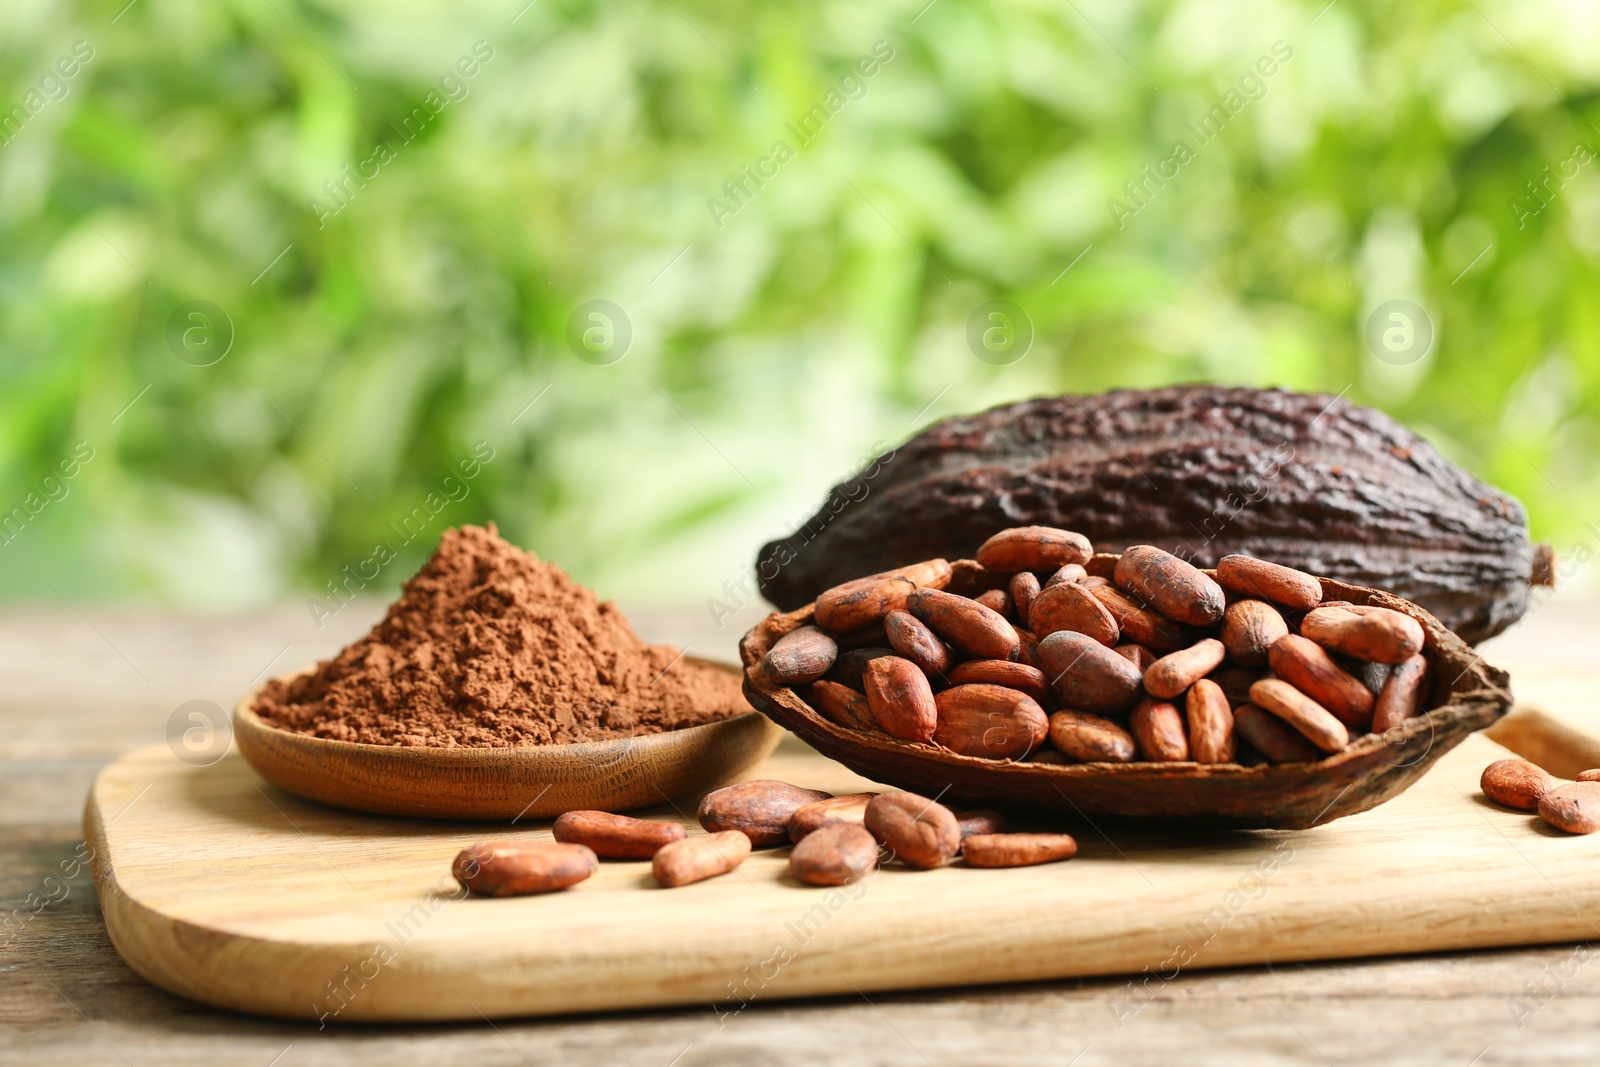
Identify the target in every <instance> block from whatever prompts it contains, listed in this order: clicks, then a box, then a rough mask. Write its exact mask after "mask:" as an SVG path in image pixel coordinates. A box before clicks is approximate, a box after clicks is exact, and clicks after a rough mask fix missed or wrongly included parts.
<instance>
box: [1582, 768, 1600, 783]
mask: <svg viewBox="0 0 1600 1067" xmlns="http://www.w3.org/2000/svg"><path fill="white" fill-rule="evenodd" d="M1578 781H1580V782H1600V767H1597V768H1595V769H1594V770H1592V771H1579V772H1578Z"/></svg>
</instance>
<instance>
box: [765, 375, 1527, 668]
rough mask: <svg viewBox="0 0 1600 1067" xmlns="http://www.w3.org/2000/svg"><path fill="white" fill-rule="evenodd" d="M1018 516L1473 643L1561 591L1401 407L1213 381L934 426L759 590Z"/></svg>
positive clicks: (813, 592)
mask: <svg viewBox="0 0 1600 1067" xmlns="http://www.w3.org/2000/svg"><path fill="white" fill-rule="evenodd" d="M863 489H865V490H866V491H865V492H863V491H862V490H863ZM1021 525H1033V526H1038V527H1046V528H1050V529H1066V530H1074V531H1078V532H1080V533H1082V534H1084V535H1087V537H1088V539H1089V540H1090V541H1092V542H1093V543H1094V544H1095V545H1097V546H1099V547H1100V548H1102V549H1103V550H1109V551H1121V550H1122V549H1124V548H1127V547H1129V546H1132V545H1138V544H1148V545H1155V546H1157V547H1159V548H1162V549H1165V550H1167V551H1169V552H1173V553H1175V554H1177V555H1179V556H1182V557H1183V558H1185V559H1187V560H1189V561H1190V562H1192V563H1194V564H1195V565H1196V566H1199V567H1212V566H1215V565H1216V563H1217V561H1218V560H1219V559H1221V558H1222V557H1223V556H1226V555H1228V554H1230V553H1244V554H1247V555H1252V556H1258V557H1261V558H1263V559H1268V560H1272V561H1274V562H1276V563H1280V564H1284V565H1286V566H1288V567H1293V568H1296V569H1298V570H1302V571H1305V572H1308V573H1310V574H1316V575H1323V576H1327V577H1331V578H1334V579H1337V580H1339V581H1343V582H1349V583H1351V584H1353V585H1360V586H1368V587H1373V588H1378V589H1384V590H1388V591H1390V592H1392V593H1394V594H1395V595H1396V596H1400V597H1403V598H1405V599H1407V600H1409V601H1412V602H1413V603H1415V604H1417V605H1419V606H1421V607H1422V608H1424V609H1426V610H1428V611H1430V612H1432V613H1433V614H1434V615H1435V616H1437V617H1438V618H1439V620H1440V621H1441V622H1443V623H1444V625H1445V627H1446V628H1448V629H1450V630H1453V631H1454V632H1455V633H1457V634H1459V635H1460V636H1461V637H1462V638H1464V639H1465V640H1466V641H1468V642H1469V643H1473V644H1476V643H1477V642H1479V641H1482V640H1484V639H1486V638H1489V637H1492V636H1494V635H1495V634H1497V633H1499V632H1500V631H1501V630H1504V629H1505V628H1506V627H1507V626H1509V625H1511V623H1513V622H1515V621H1516V620H1517V619H1518V618H1519V617H1520V616H1521V615H1522V613H1523V611H1524V610H1525V609H1526V605H1527V599H1528V588H1529V585H1530V583H1532V584H1540V585H1549V584H1551V583H1552V577H1551V575H1552V569H1553V562H1552V555H1551V552H1550V548H1549V546H1548V545H1533V544H1530V543H1529V541H1528V528H1527V527H1528V520H1527V514H1526V512H1525V511H1524V510H1523V507H1522V505H1521V504H1520V503H1518V502H1517V501H1516V500H1515V499H1514V498H1512V497H1510V496H1508V495H1506V494H1505V493H1502V492H1500V491H1499V490H1498V489H1495V488H1494V487H1492V486H1489V485H1486V484H1485V483H1483V482H1481V481H1479V480H1478V479H1476V478H1474V477H1472V476H1471V475H1470V474H1468V473H1467V472H1466V471H1464V470H1462V469H1461V468H1460V467H1457V466H1456V465H1455V464H1453V463H1451V462H1450V461H1448V460H1446V459H1445V458H1444V457H1442V456H1441V455H1439V453H1438V452H1436V451H1435V450H1434V448H1433V446H1432V445H1430V444H1428V443H1427V442H1426V441H1424V440H1423V439H1422V438H1420V437H1418V436H1417V435H1416V434H1414V433H1412V432H1411V431H1410V430H1408V429H1406V428H1405V427H1403V426H1401V425H1400V424H1399V423H1397V422H1395V421H1394V420H1393V419H1391V418H1389V416H1387V415H1385V414H1383V413H1382V412H1380V411H1376V410H1374V409H1372V408H1367V407H1361V406H1359V405H1356V404H1352V403H1350V402H1349V401H1347V400H1344V399H1341V398H1339V397H1330V396H1322V395H1308V394H1302V393H1293V392H1288V391H1285V390H1281V389H1236V388H1222V387H1219V386H1211V385H1189V386H1176V387H1173V388H1168V389H1155V390H1148V391H1140V390H1119V391H1115V392H1110V393H1104V394H1101V395H1099V396H1064V397H1048V398H1041V399H1038V400H1029V401H1025V402H1023V403H1019V404H1009V405H1006V406H1004V407H998V408H994V409H992V410H990V411H986V412H983V413H981V414H977V415H971V416H966V417H961V418H954V419H948V420H946V421H944V422H941V423H937V424H935V425H934V426H932V427H930V428H928V429H927V430H925V431H923V432H922V433H920V434H918V435H917V436H916V437H913V438H912V439H911V440H910V441H907V442H906V443H905V444H903V445H901V446H900V447H899V448H898V449H895V450H894V452H893V453H892V454H890V455H888V456H885V457H880V458H879V459H878V460H877V461H876V462H875V463H874V464H873V465H872V467H871V468H869V469H868V470H867V471H863V472H862V473H861V474H860V475H858V476H857V477H856V478H853V479H851V480H850V481H849V482H846V483H844V484H841V485H839V486H836V487H835V488H834V490H833V492H832V493H831V494H830V496H829V499H828V500H827V501H826V502H825V503H824V505H823V507H822V509H821V510H820V511H818V513H817V514H816V516H815V517H813V518H812V519H811V520H810V521H809V522H807V523H805V524H804V525H803V526H802V527H801V529H800V530H799V531H798V532H796V533H795V534H793V535H792V536H790V537H787V538H784V539H782V540H779V541H774V542H772V543H770V544H768V545H766V546H765V547H764V548H763V549H762V550H761V554H760V557H759V558H758V560H757V571H758V574H759V577H760V581H761V589H762V592H763V593H764V594H765V595H766V597H767V599H768V600H770V601H772V602H773V603H774V604H776V605H777V606H778V607H779V608H781V609H784V610H793V609H796V608H798V607H800V606H801V605H802V604H805V603H807V602H809V601H811V600H813V599H814V598H816V597H817V596H818V595H819V594H820V593H822V592H823V591H824V590H827V589H829V588H830V587H832V586H835V585H838V584H839V583H841V582H844V581H847V580H849V579H853V578H855V577H856V576H858V575H862V574H870V573H873V572H878V571H884V570H888V569H891V568H893V567H894V566H896V565H898V564H903V563H904V562H905V561H906V560H920V559H936V558H941V557H942V558H945V559H951V560H955V559H963V558H971V557H973V556H974V554H975V553H976V552H977V551H978V549H979V547H980V546H982V545H984V544H985V543H986V542H988V541H989V539H990V538H991V537H993V536H994V535H995V534H997V533H1000V532H1001V531H1003V530H1007V529H1010V528H1013V527H1017V526H1021ZM994 551H995V549H994V548H993V547H991V548H990V552H991V554H992V553H993V552H994ZM1029 569H1032V568H1031V567H1030V568H1029ZM1093 572H1094V568H1093V567H1092V566H1091V567H1090V573H1093ZM1124 629H1126V628H1124ZM1134 639H1135V640H1138V639H1137V638H1134ZM1141 643H1143V642H1141Z"/></svg>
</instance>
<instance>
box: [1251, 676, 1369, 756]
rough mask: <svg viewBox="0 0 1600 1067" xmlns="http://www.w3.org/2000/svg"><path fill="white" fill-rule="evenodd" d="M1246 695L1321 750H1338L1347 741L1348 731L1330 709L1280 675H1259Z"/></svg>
mask: <svg viewBox="0 0 1600 1067" xmlns="http://www.w3.org/2000/svg"><path fill="white" fill-rule="evenodd" d="M1250 699H1251V701H1252V702H1253V703H1255V704H1256V705H1258V706H1259V707H1261V708H1262V709H1264V710H1266V711H1270V712H1272V714H1274V715H1276V716H1277V717H1278V718H1280V719H1282V720H1283V721H1284V722H1286V723H1288V724H1289V725H1290V726H1292V727H1294V728H1295V729H1296V730H1298V731H1300V733H1302V734H1304V735H1305V738H1306V740H1308V741H1310V742H1311V743H1312V744H1313V745H1316V746H1317V747H1318V748H1319V749H1321V750H1322V751H1324V752H1338V751H1340V750H1341V749H1343V748H1344V747H1345V746H1346V745H1348V744H1349V743H1350V731H1349V730H1348V729H1346V728H1345V725H1344V723H1342V722H1340V721H1339V720H1338V718H1337V717H1336V716H1335V715H1334V714H1333V712H1331V711H1329V710H1328V709H1327V708H1325V707H1323V706H1322V705H1321V704H1318V703H1317V702H1316V701H1315V700H1312V699H1311V698H1310V697H1308V696H1306V695H1305V694H1304V693H1302V692H1300V690H1298V689H1296V688H1295V687H1294V686H1292V685H1290V684H1289V683H1288V682H1285V681H1284V680H1282V679H1281V678H1263V679H1262V680H1261V681H1259V682H1257V683H1256V684H1255V685H1252V686H1251V687H1250Z"/></svg>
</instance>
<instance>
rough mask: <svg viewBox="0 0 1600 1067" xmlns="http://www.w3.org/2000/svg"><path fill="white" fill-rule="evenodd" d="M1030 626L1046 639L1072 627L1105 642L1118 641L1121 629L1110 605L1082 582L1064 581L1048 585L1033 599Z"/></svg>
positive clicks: (1114, 642) (1078, 631)
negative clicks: (1081, 583) (1105, 603)
mask: <svg viewBox="0 0 1600 1067" xmlns="http://www.w3.org/2000/svg"><path fill="white" fill-rule="evenodd" d="M1028 629H1030V630H1032V631H1033V632H1034V633H1035V634H1038V635H1039V637H1040V639H1041V640H1042V639H1043V638H1045V637H1048V636H1050V635H1051V634H1053V633H1058V632H1060V631H1062V630H1071V631H1073V632H1074V633H1080V634H1088V635H1089V636H1090V637H1092V638H1094V639H1095V640H1096V641H1099V642H1100V643H1101V644H1102V645H1107V646H1110V645H1114V644H1116V643H1117V636H1118V634H1119V633H1120V630H1119V628H1118V626H1117V620H1116V619H1115V618H1114V617H1113V616H1112V614H1111V612H1110V611H1108V610H1107V609H1106V606H1105V605H1104V604H1102V603H1100V601H1099V600H1098V599H1096V598H1095V595H1094V594H1093V593H1091V592H1089V590H1087V589H1085V588H1084V587H1083V586H1081V585H1075V584H1073V583H1071V582H1063V583H1062V584H1060V585H1052V586H1046V587H1045V588H1044V589H1042V590H1040V592H1039V595H1038V596H1037V597H1035V598H1034V600H1033V609H1032V611H1031V612H1030V613H1029V615H1028Z"/></svg>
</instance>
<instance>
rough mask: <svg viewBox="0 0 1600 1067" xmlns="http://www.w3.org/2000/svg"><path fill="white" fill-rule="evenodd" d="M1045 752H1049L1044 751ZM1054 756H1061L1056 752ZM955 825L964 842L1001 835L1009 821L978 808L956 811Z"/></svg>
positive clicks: (994, 812)
mask: <svg viewBox="0 0 1600 1067" xmlns="http://www.w3.org/2000/svg"><path fill="white" fill-rule="evenodd" d="M1045 751H1049V750H1048V749H1046V750H1045ZM1056 755H1058V756H1059V755H1061V753H1059V752H1057V753H1056ZM955 815H956V825H957V826H959V827H960V828H961V839H962V840H963V841H965V840H966V839H967V838H969V837H971V836H972V835H973V834H1003V833H1005V832H1006V827H1008V826H1009V825H1010V821H1009V820H1007V819H1006V817H1005V816H1004V815H1002V814H1000V813H999V812H998V811H990V810H989V809H987V808H979V809H978V810H976V811H958V812H956V813H955Z"/></svg>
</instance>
